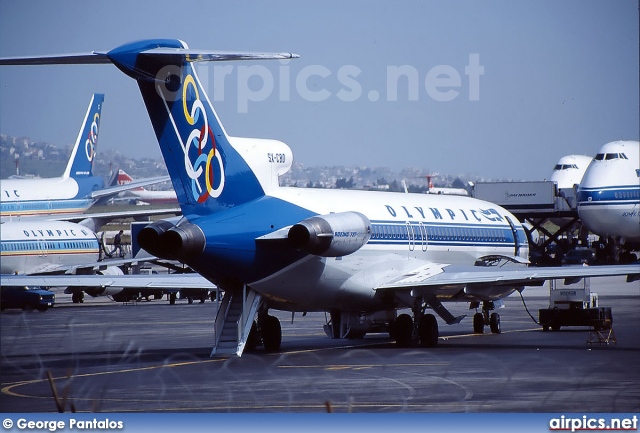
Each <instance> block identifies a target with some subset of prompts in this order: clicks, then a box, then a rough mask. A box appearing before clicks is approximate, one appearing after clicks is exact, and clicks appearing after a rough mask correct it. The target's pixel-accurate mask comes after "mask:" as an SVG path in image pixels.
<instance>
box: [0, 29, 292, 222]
mask: <svg viewBox="0 0 640 433" xmlns="http://www.w3.org/2000/svg"><path fill="white" fill-rule="evenodd" d="M296 57H298V56H297V55H296V54H291V53H259V52H251V53H243V52H223V51H212V50H193V49H189V47H188V46H187V45H186V44H185V43H184V42H182V41H180V40H176V39H152V40H143V41H139V42H132V43H129V44H125V45H122V46H120V47H118V48H115V49H113V50H111V51H109V52H98V51H92V52H89V53H77V54H63V55H47V56H36V57H33V56H32V57H20V58H17V57H12V58H3V59H0V65H33V64H47V65H51V64H97V63H108V62H111V63H113V64H115V65H116V67H118V69H120V70H121V71H122V72H124V73H125V74H127V75H129V76H130V77H132V78H134V79H135V80H136V81H137V83H138V86H139V88H140V91H141V93H142V97H143V99H144V102H145V105H146V107H147V111H148V112H149V117H150V119H151V123H152V124H153V128H154V130H155V133H156V136H157V138H158V142H159V144H160V149H161V151H162V155H163V157H164V160H165V163H166V165H167V169H168V171H169V175H170V176H171V181H172V183H173V187H174V189H175V191H176V195H177V197H178V201H179V203H180V206H181V208H182V212H183V214H184V215H185V216H187V217H188V216H189V215H203V214H205V213H212V212H216V211H218V210H222V209H228V208H230V207H234V206H237V205H241V204H243V203H247V202H250V201H253V200H256V199H258V198H260V197H262V196H264V194H265V192H264V189H263V187H262V185H261V183H260V181H259V180H258V178H257V176H256V173H254V171H253V170H252V168H251V167H250V165H249V164H248V163H247V161H246V160H245V159H244V157H243V154H242V152H241V151H238V149H236V148H235V147H234V145H233V144H231V143H230V141H229V138H228V136H227V133H226V131H225V130H224V127H223V126H222V124H221V123H220V120H219V119H218V116H217V114H216V112H215V111H214V109H213V106H212V105H211V102H210V101H209V98H208V97H207V94H206V92H205V89H204V88H203V86H202V84H201V83H200V80H199V79H198V76H197V74H196V72H195V70H194V68H193V67H192V64H193V62H202V61H235V60H266V59H292V58H296ZM78 152H79V151H78ZM266 157H267V155H266V154H265V158H266ZM71 171H73V169H72V170H71Z"/></svg>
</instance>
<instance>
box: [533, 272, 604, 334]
mask: <svg viewBox="0 0 640 433" xmlns="http://www.w3.org/2000/svg"><path fill="white" fill-rule="evenodd" d="M572 283H573V284H572ZM538 322H539V323H540V324H541V325H542V329H543V330H544V331H548V330H549V329H551V330H552V331H559V330H560V327H562V326H590V327H593V329H594V330H596V331H599V330H604V329H611V327H612V325H613V315H612V314H611V307H600V306H599V305H598V294H597V293H592V292H591V286H590V280H589V278H583V279H581V280H579V281H575V280H573V281H565V283H564V284H563V283H562V281H557V280H550V281H549V308H543V309H540V310H539V312H538Z"/></svg>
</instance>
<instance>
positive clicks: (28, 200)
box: [0, 93, 168, 221]
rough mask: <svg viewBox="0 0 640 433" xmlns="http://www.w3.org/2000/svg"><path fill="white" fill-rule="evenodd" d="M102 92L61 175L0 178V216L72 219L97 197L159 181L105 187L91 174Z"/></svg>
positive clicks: (91, 105)
mask: <svg viewBox="0 0 640 433" xmlns="http://www.w3.org/2000/svg"><path fill="white" fill-rule="evenodd" d="M103 102H104V95H103V94H100V93H95V94H93V96H92V97H91V100H90V101H89V107H88V108H87V112H86V114H85V117H84V120H83V122H82V125H81V127H80V131H79V133H78V137H77V139H76V142H75V145H74V146H73V150H72V151H71V157H70V158H69V162H68V163H67V166H66V168H65V171H64V173H63V174H62V176H59V177H54V178H9V179H2V180H0V189H1V191H2V192H1V194H0V207H1V209H0V219H1V220H3V221H4V220H6V219H9V218H11V219H15V218H20V217H35V216H40V217H46V218H47V219H52V218H57V219H76V220H82V219H83V217H82V216H79V215H80V214H82V212H84V211H86V210H87V209H88V208H89V207H90V206H91V205H92V204H94V203H95V201H96V200H98V199H99V198H101V197H109V196H113V195H115V194H117V193H119V192H121V191H125V190H127V189H129V188H134V187H137V186H141V185H148V184H150V183H156V182H160V181H163V180H168V178H167V177H166V176H161V177H156V178H150V179H144V180H141V181H139V182H136V183H132V184H129V185H120V186H115V187H110V188H105V184H104V180H103V179H102V177H100V176H94V175H93V161H94V158H95V155H96V146H97V144H98V133H99V130H100V121H101V112H102V104H103Z"/></svg>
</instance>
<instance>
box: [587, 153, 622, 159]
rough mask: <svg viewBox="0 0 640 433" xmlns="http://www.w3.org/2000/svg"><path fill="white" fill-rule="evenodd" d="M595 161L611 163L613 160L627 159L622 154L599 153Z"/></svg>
mask: <svg viewBox="0 0 640 433" xmlns="http://www.w3.org/2000/svg"><path fill="white" fill-rule="evenodd" d="M594 159H595V160H596V161H603V160H605V161H611V160H614V159H629V158H627V155H625V154H624V153H599V154H597V155H596V157H595V158H594Z"/></svg>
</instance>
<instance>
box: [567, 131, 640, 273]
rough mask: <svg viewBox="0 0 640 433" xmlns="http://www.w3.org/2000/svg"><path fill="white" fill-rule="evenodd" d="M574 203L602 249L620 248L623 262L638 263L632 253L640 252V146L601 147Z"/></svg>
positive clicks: (627, 142) (624, 143)
mask: <svg viewBox="0 0 640 433" xmlns="http://www.w3.org/2000/svg"><path fill="white" fill-rule="evenodd" d="M577 203H578V215H579V216H580V219H581V220H582V223H583V224H584V225H585V226H586V227H587V228H588V229H589V230H590V231H591V232H593V233H595V234H596V235H598V236H600V240H601V242H602V243H603V244H602V246H605V244H610V245H611V247H612V248H618V247H619V248H621V249H622V252H621V253H619V257H618V260H620V261H622V262H632V261H635V260H637V256H636V255H635V254H634V253H633V252H634V251H638V250H639V249H640V142H638V141H631V140H619V141H612V142H610V143H606V144H605V145H603V146H602V147H601V148H600V150H599V151H598V154H597V155H596V156H595V157H594V158H593V161H591V163H590V164H589V166H588V168H587V170H586V172H585V174H584V176H583V178H582V182H580V187H579V188H578V197H577ZM614 254H615V253H614ZM615 255H618V254H615Z"/></svg>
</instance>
